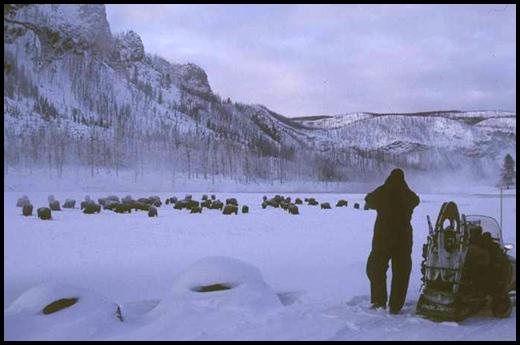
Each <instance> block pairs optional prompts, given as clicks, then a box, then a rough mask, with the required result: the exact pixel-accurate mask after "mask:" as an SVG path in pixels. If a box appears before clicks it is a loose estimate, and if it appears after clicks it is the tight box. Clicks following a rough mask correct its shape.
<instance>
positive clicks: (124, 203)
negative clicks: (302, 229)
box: [16, 194, 368, 220]
mask: <svg viewBox="0 0 520 345" xmlns="http://www.w3.org/2000/svg"><path fill="white" fill-rule="evenodd" d="M48 202H49V206H48V207H40V208H38V209H37V215H38V218H40V219H44V220H47V219H51V218H52V211H61V209H62V208H64V209H65V208H68V209H74V208H76V207H75V206H76V200H74V199H66V200H65V202H64V203H63V205H61V206H60V203H59V201H58V200H56V199H55V198H54V195H49V197H48ZM304 202H306V203H307V205H308V206H317V205H320V208H321V209H331V208H332V207H331V205H330V203H328V202H322V203H319V202H318V201H317V200H316V199H315V198H305V199H304V201H302V200H301V199H300V198H295V200H294V202H293V201H292V199H291V198H290V197H284V196H283V195H275V196H274V197H272V198H270V199H269V198H267V196H264V197H263V200H262V204H261V205H262V208H263V209H266V208H267V207H273V208H281V209H283V210H284V211H287V212H288V213H289V214H292V215H297V214H299V209H298V206H297V205H303V203H304ZM164 204H166V205H173V206H172V207H173V209H174V210H187V211H189V213H192V214H194V213H202V211H203V210H204V209H208V210H219V211H221V212H222V214H224V215H232V214H235V215H238V212H239V206H241V208H240V209H241V212H242V213H243V214H247V213H249V206H247V205H239V203H238V201H237V199H236V198H228V199H225V202H223V201H221V200H219V199H217V197H216V196H215V195H214V194H213V195H211V196H210V197H208V195H206V194H204V195H202V198H201V200H200V201H197V200H194V199H193V197H192V195H190V194H187V195H185V196H184V198H183V199H179V198H177V197H175V196H173V197H170V198H166V200H165V201H164ZM162 205H163V202H162V201H161V198H160V197H158V196H156V195H153V196H150V197H148V198H138V199H137V200H136V199H134V198H132V196H130V195H127V196H125V197H123V198H121V199H120V198H119V197H118V196H116V195H109V196H107V197H104V198H99V199H98V200H97V202H96V201H94V200H92V199H91V198H90V196H88V195H87V196H86V197H85V200H83V201H82V202H81V203H80V209H81V210H82V211H83V213H84V214H94V213H100V212H101V209H103V210H109V211H112V212H115V213H132V211H134V212H137V211H144V212H147V213H148V216H149V217H157V215H158V211H157V209H158V208H159V207H161V206H162ZM347 205H348V201H347V200H339V201H338V202H337V203H336V207H347ZM16 206H17V207H21V208H22V214H23V215H24V216H32V211H33V205H32V204H31V202H30V200H29V198H28V197H27V195H24V196H22V197H21V198H20V199H18V202H17V203H16ZM354 208H355V209H359V204H358V203H354ZM363 209H364V210H368V207H367V206H366V205H365V206H364V208H363Z"/></svg>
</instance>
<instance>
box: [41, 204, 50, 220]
mask: <svg viewBox="0 0 520 345" xmlns="http://www.w3.org/2000/svg"><path fill="white" fill-rule="evenodd" d="M38 218H40V219H43V220H48V219H51V209H50V208H48V207H40V208H39V209H38Z"/></svg>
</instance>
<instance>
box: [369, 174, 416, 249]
mask: <svg viewBox="0 0 520 345" xmlns="http://www.w3.org/2000/svg"><path fill="white" fill-rule="evenodd" d="M365 202H366V206H367V207H368V208H370V209H375V210H376V211H377V218H376V223H375V225H374V238H373V240H372V248H373V249H377V248H379V247H382V248H388V247H390V246H393V245H396V244H398V245H403V244H408V243H409V245H410V246H411V240H412V225H411V224H410V221H411V219H412V213H413V210H414V208H415V207H416V206H417V205H419V197H418V196H417V194H415V193H414V192H413V191H412V190H411V189H410V188H409V187H408V185H407V184H406V182H405V180H404V174H403V172H402V170H400V169H395V170H393V171H392V173H391V174H390V176H389V177H388V178H387V179H386V181H385V183H384V184H383V185H382V186H379V187H378V188H376V189H375V190H374V191H372V192H371V193H368V194H367V195H366V197H365Z"/></svg>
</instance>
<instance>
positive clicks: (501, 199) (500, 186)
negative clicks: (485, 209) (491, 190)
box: [500, 186, 504, 231]
mask: <svg viewBox="0 0 520 345" xmlns="http://www.w3.org/2000/svg"><path fill="white" fill-rule="evenodd" d="M502 204H503V202H502V186H500V229H501V230H502V231H504V229H503V228H502V209H503V208H502Z"/></svg>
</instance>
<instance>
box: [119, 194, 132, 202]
mask: <svg viewBox="0 0 520 345" xmlns="http://www.w3.org/2000/svg"><path fill="white" fill-rule="evenodd" d="M132 201H134V199H133V198H132V196H131V195H127V196H125V197H124V198H122V199H121V202H126V203H129V202H132Z"/></svg>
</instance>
